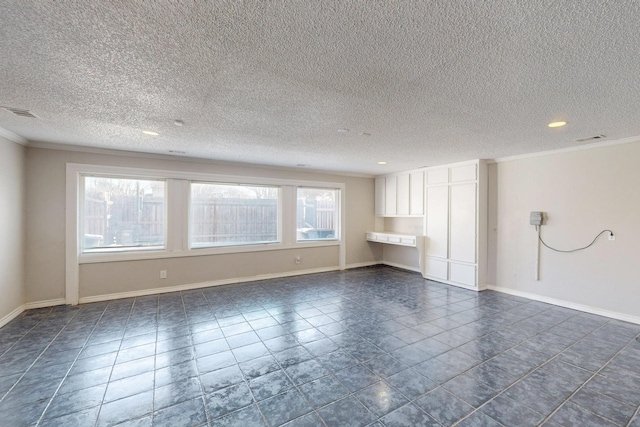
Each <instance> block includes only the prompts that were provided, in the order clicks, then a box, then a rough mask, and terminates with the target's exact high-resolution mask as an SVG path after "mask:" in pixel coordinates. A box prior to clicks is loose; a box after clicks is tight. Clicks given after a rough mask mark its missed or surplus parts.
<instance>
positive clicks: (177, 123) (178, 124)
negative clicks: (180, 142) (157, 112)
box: [173, 120, 184, 126]
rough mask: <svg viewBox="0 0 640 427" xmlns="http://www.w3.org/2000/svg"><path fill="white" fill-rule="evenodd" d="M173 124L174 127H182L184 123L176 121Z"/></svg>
mask: <svg viewBox="0 0 640 427" xmlns="http://www.w3.org/2000/svg"><path fill="white" fill-rule="evenodd" d="M173 124H174V125H176V126H184V122H183V121H182V120H176V121H175V122H173Z"/></svg>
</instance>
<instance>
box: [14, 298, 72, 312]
mask: <svg viewBox="0 0 640 427" xmlns="http://www.w3.org/2000/svg"><path fill="white" fill-rule="evenodd" d="M66 303H67V301H66V300H65V299H64V298H56V299H49V300H46V301H35V302H28V303H26V304H25V305H24V309H25V310H32V309H34V308H43V307H53V306H54V305H65V304H66Z"/></svg>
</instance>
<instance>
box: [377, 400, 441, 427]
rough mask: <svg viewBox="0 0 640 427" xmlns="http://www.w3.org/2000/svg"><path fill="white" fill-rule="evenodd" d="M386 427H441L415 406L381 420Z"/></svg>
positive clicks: (408, 406)
mask: <svg viewBox="0 0 640 427" xmlns="http://www.w3.org/2000/svg"><path fill="white" fill-rule="evenodd" d="M381 421H382V422H383V423H384V425H385V426H386V427H406V426H424V427H440V424H439V423H437V422H436V421H435V420H434V419H433V418H431V417H430V416H429V415H427V414H426V413H425V412H424V411H423V410H422V409H420V408H418V407H417V406H415V405H413V404H409V405H405V406H403V407H401V408H399V409H397V410H395V411H393V412H391V413H390V414H387V415H385V416H384V417H382V418H381Z"/></svg>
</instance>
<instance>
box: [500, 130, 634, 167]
mask: <svg viewBox="0 0 640 427" xmlns="http://www.w3.org/2000/svg"><path fill="white" fill-rule="evenodd" d="M634 142H640V135H638V136H630V137H627V138H620V139H614V140H611V141H602V142H596V143H593V144H587V145H578V146H576V147H568V148H559V149H557V150H548V151H539V152H537V153H529V154H520V155H517V156H508V157H498V158H496V159H493V160H489V161H488V163H505V162H512V161H514V160H524V159H530V158H533V157H542V156H551V155H554V154H562V153H571V152H574V151H582V150H592V149H595V148H603V147H611V146H614V145H623V144H632V143H634Z"/></svg>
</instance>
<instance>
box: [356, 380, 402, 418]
mask: <svg viewBox="0 0 640 427" xmlns="http://www.w3.org/2000/svg"><path fill="white" fill-rule="evenodd" d="M354 396H355V397H356V398H357V399H358V400H359V401H360V402H361V403H362V404H363V405H364V406H365V407H366V408H367V409H368V410H369V411H370V412H371V413H372V414H374V415H375V416H377V417H382V416H384V415H386V414H388V413H389V412H391V411H393V410H395V409H397V408H399V407H400V406H403V405H405V404H407V403H409V401H408V400H407V399H406V398H405V397H404V396H403V395H402V394H401V393H400V392H399V391H397V390H395V389H394V388H393V387H391V386H390V385H389V384H387V383H386V382H384V381H379V382H377V383H374V384H372V385H370V386H369V387H367V388H364V389H362V390H360V391H358V392H357V393H355V394H354Z"/></svg>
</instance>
